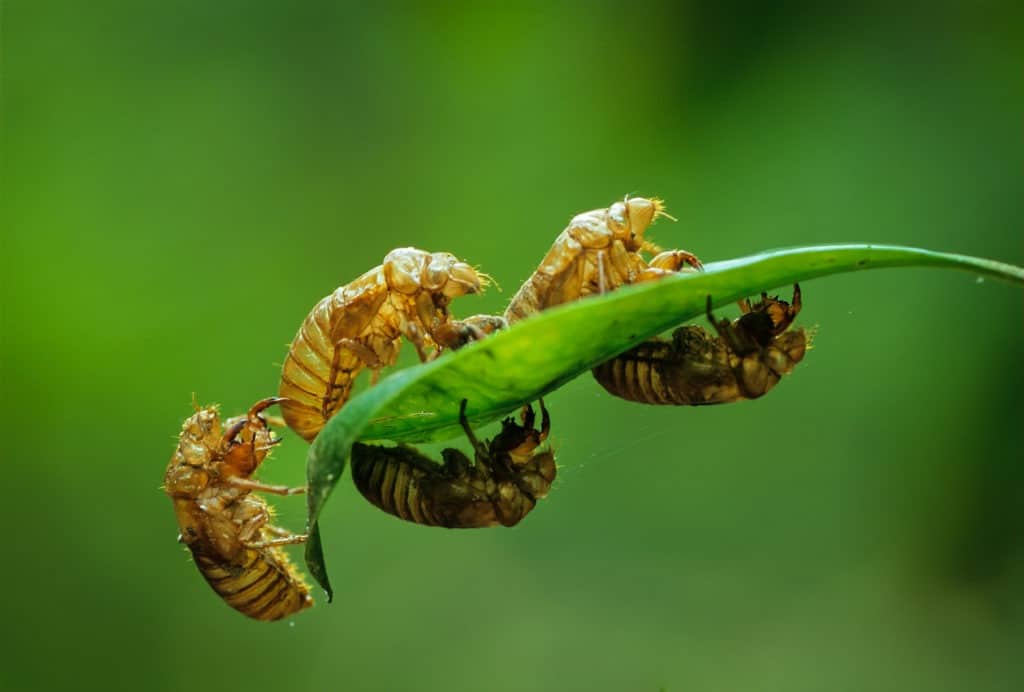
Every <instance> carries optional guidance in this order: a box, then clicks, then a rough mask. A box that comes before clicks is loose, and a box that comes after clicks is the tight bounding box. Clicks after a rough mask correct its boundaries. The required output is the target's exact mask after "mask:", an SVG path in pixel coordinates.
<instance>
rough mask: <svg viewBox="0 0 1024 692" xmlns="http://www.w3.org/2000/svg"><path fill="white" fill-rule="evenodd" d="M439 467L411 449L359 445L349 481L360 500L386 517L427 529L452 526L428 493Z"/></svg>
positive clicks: (439, 471)
mask: <svg viewBox="0 0 1024 692" xmlns="http://www.w3.org/2000/svg"><path fill="white" fill-rule="evenodd" d="M441 474H442V467H441V466H439V465H438V464H435V463H434V462H432V461H429V460H424V459H422V458H420V455H419V453H418V452H416V451H415V450H414V449H412V448H410V447H393V448H389V449H388V450H387V453H386V454H385V453H382V452H381V451H380V448H378V447H373V446H370V445H363V444H359V443H358V442H357V443H356V444H355V446H353V449H352V480H353V481H355V484H356V488H358V489H359V492H360V493H362V495H363V497H365V498H366V499H367V500H369V501H370V503H371V504H373V505H375V506H376V507H378V508H380V509H382V510H384V511H385V512H387V513H388V514H393V515H394V516H396V517H399V518H401V519H405V520H406V521H411V522H415V523H417V524H424V525H426V526H447V527H448V528H464V527H455V526H451V524H450V522H447V521H445V518H444V516H443V515H442V513H441V512H440V511H439V508H438V507H437V502H436V499H437V498H435V497H434V495H433V493H432V492H431V489H430V488H429V487H428V488H425V487H424V482H427V483H428V485H430V484H431V483H430V482H431V481H433V485H434V486H436V481H437V480H441V481H442V482H443V479H440V478H438V477H439V476H440V475H441Z"/></svg>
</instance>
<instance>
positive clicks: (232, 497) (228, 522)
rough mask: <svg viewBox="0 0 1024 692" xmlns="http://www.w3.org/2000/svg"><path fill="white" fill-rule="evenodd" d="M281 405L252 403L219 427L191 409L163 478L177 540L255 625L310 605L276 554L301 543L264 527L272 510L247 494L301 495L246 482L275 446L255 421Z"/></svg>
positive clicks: (204, 412)
mask: <svg viewBox="0 0 1024 692" xmlns="http://www.w3.org/2000/svg"><path fill="white" fill-rule="evenodd" d="M280 401H281V400H280V399H278V398H268V399H263V400H262V401H258V402H256V404H254V405H253V407H252V408H251V409H249V413H248V414H247V415H245V416H239V417H238V418H229V419H228V420H226V421H224V427H223V428H222V426H221V420H220V415H219V414H218V411H217V408H216V407H215V406H207V407H205V408H198V407H197V410H196V412H195V414H194V415H192V416H191V417H189V418H187V419H186V420H185V423H184V424H183V425H182V427H181V435H180V436H179V438H178V448H177V449H176V450H175V451H174V455H173V456H172V457H171V461H170V464H168V466H167V473H166V474H165V476H164V490H165V491H166V492H167V494H168V495H170V496H171V499H172V500H173V501H174V512H175V514H176V515H177V518H178V526H179V527H180V529H181V535H180V536H179V540H180V541H181V542H182V543H184V544H185V545H187V546H188V547H189V549H190V550H191V551H192V557H193V558H194V559H195V563H196V565H197V566H198V567H199V571H200V572H201V573H202V575H203V577H205V578H206V581H207V582H209V584H210V586H212V587H213V590H214V591H216V592H217V594H218V595H219V596H220V597H221V598H223V599H224V601H225V602H226V603H227V604H228V605H229V606H231V607H232V608H234V609H235V610H237V611H238V612H240V613H243V614H244V615H248V616H249V617H251V618H255V619H257V620H279V619H281V618H283V617H287V616H289V615H292V614H293V613H297V612H299V611H300V610H303V609H304V608H308V607H310V606H311V605H313V599H312V597H311V596H310V594H309V587H308V586H307V585H306V583H305V581H304V580H303V578H302V575H301V574H300V573H299V572H298V571H297V570H296V569H295V567H294V566H293V565H292V564H291V562H290V561H289V560H288V556H287V555H286V554H285V553H284V551H283V550H281V548H280V546H283V545H289V544H293V543H301V542H303V541H305V540H306V536H303V535H295V534H292V533H289V532H288V531H286V530H284V529H281V528H278V527H276V526H271V525H270V523H269V522H270V517H271V515H272V510H271V508H270V507H269V506H268V505H267V503H266V501H265V500H264V499H263V498H262V497H259V496H258V495H253V494H252V491H254V490H255V491H261V492H266V493H274V494H277V495H294V494H296V493H301V492H304V490H305V489H304V488H287V487H284V486H277V485H266V484H264V483H260V482H259V481H256V480H254V479H253V478H252V474H253V472H254V471H256V469H257V468H258V467H259V465H260V464H261V463H262V462H263V460H264V459H265V458H266V457H267V455H268V453H269V451H270V448H271V447H272V446H273V445H274V444H276V443H277V442H278V441H279V440H278V439H277V438H274V437H273V436H272V435H271V433H270V430H269V429H268V428H267V422H266V420H264V418H263V416H262V415H260V414H261V412H262V411H263V410H264V409H266V408H267V407H269V406H272V405H273V404H276V403H279V402H280Z"/></svg>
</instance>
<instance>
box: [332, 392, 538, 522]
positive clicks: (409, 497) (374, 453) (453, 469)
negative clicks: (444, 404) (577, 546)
mask: <svg viewBox="0 0 1024 692" xmlns="http://www.w3.org/2000/svg"><path fill="white" fill-rule="evenodd" d="M540 410H541V421H542V422H541V429H540V430H535V429H534V427H533V426H534V413H533V408H532V407H530V406H527V407H525V408H524V409H523V412H522V425H520V424H518V423H516V422H515V421H514V420H513V419H512V418H506V419H505V420H504V421H503V422H502V428H501V432H500V433H498V434H497V435H496V436H495V437H494V438H493V439H492V440H490V442H480V441H479V440H478V439H477V438H476V435H474V434H473V429H472V428H470V426H469V422H468V421H467V420H466V401H465V400H463V402H462V406H461V409H460V411H459V418H460V421H461V423H462V427H463V429H464V430H465V431H466V436H467V437H468V438H469V441H470V443H471V444H472V445H473V451H474V453H475V456H476V463H475V464H473V463H471V462H470V460H469V458H468V457H466V455H465V454H463V453H462V452H460V451H459V450H457V449H445V450H444V451H443V452H441V457H442V458H443V459H444V464H438V463H436V462H434V461H432V460H431V459H430V458H428V457H426V456H424V455H423V454H421V453H420V452H418V451H416V450H415V449H414V448H412V447H408V446H405V445H401V446H398V447H378V446H373V445H366V444H361V443H358V442H357V443H356V444H355V445H353V447H352V478H353V480H354V481H355V484H356V487H357V488H358V489H359V492H360V493H362V494H363V496H364V497H365V498H366V499H367V500H369V501H370V502H371V503H372V504H374V505H376V506H377V507H379V508H380V509H382V510H384V511H385V512H387V513H389V514H393V515H395V516H396V517H399V518H401V519H404V520H406V521H411V522H415V523H417V524H425V525H427V526H443V527H446V528H449V529H470V528H483V527H488V526H499V525H501V526H514V525H515V524H517V523H519V522H520V521H521V520H522V519H523V517H525V516H526V515H527V514H528V513H529V512H530V511H531V510H532V509H533V508H534V506H536V504H537V500H538V499H540V498H543V497H545V496H546V495H547V494H548V491H549V490H550V488H551V484H552V482H554V480H555V455H554V452H552V451H551V450H550V449H547V450H544V451H541V452H537V451H536V450H537V448H538V447H539V446H540V445H541V444H542V443H543V442H544V440H545V439H547V436H548V432H549V430H550V428H551V419H550V417H549V416H548V412H547V409H546V408H544V402H543V401H541V402H540Z"/></svg>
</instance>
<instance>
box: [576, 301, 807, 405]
mask: <svg viewBox="0 0 1024 692" xmlns="http://www.w3.org/2000/svg"><path fill="white" fill-rule="evenodd" d="M800 307H801V298H800V286H799V285H797V284H794V285H793V302H792V304H790V303H786V302H785V301H783V300H779V298H778V296H774V297H769V296H768V295H767V294H766V293H762V294H761V300H760V301H759V302H756V303H754V304H753V305H751V304H750V303H749V302H748V301H747V300H742V301H740V309H741V310H742V311H743V315H742V316H741V317H740V318H739V319H736V320H734V321H732V322H730V321H729V320H727V319H723V320H716V319H715V316H714V315H713V314H712V312H711V296H708V304H707V316H708V320H709V321H710V322H711V324H712V326H713V327H714V328H715V331H716V332H717V333H718V336H717V337H715V336H712V335H711V334H709V333H708V332H707V331H705V330H704V329H703V328H701V327H699V326H696V325H689V326H685V327H680V328H679V329H677V330H676V331H675V332H673V334H672V340H671V341H666V340H664V339H652V340H650V341H647V342H645V343H642V344H640V345H639V346H636V347H634V348H633V349H631V350H629V351H626V352H625V353H623V354H622V355H620V356H618V357H616V358H613V359H611V360H609V361H606V362H604V363H602V364H601V365H598V366H597V367H596V368H594V369H593V374H594V378H595V379H596V380H597V381H598V382H599V383H600V384H601V386H602V387H604V388H605V389H606V390H607V391H608V392H609V393H611V394H614V395H615V396H617V397H620V398H622V399H627V400H629V401H636V402H640V403H645V404H668V405H677V406H678V405H683V406H703V405H708V404H725V403H729V402H733V401H741V400H743V399H756V398H758V397H760V396H763V395H764V394H766V393H767V392H768V391H770V390H771V389H772V388H773V387H774V386H775V385H776V384H778V383H779V380H780V379H781V378H782V376H783V375H785V374H787V373H789V372H791V371H792V370H793V368H795V367H796V365H797V363H799V362H800V361H801V360H803V358H804V354H805V353H806V351H807V349H808V348H809V347H810V341H811V337H810V335H809V334H808V333H807V331H806V330H804V329H803V328H802V327H800V328H797V329H794V330H791V331H787V330H789V327H790V325H791V324H792V323H793V320H794V319H795V318H796V316H797V314H798V313H799V312H800Z"/></svg>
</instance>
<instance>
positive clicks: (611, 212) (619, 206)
mask: <svg viewBox="0 0 1024 692" xmlns="http://www.w3.org/2000/svg"><path fill="white" fill-rule="evenodd" d="M626 225H627V224H626V205H625V204H623V203H622V202H616V203H615V204H613V205H612V206H610V207H609V208H608V228H610V229H611V230H612V231H615V232H616V233H621V232H623V231H625V230H626Z"/></svg>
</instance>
